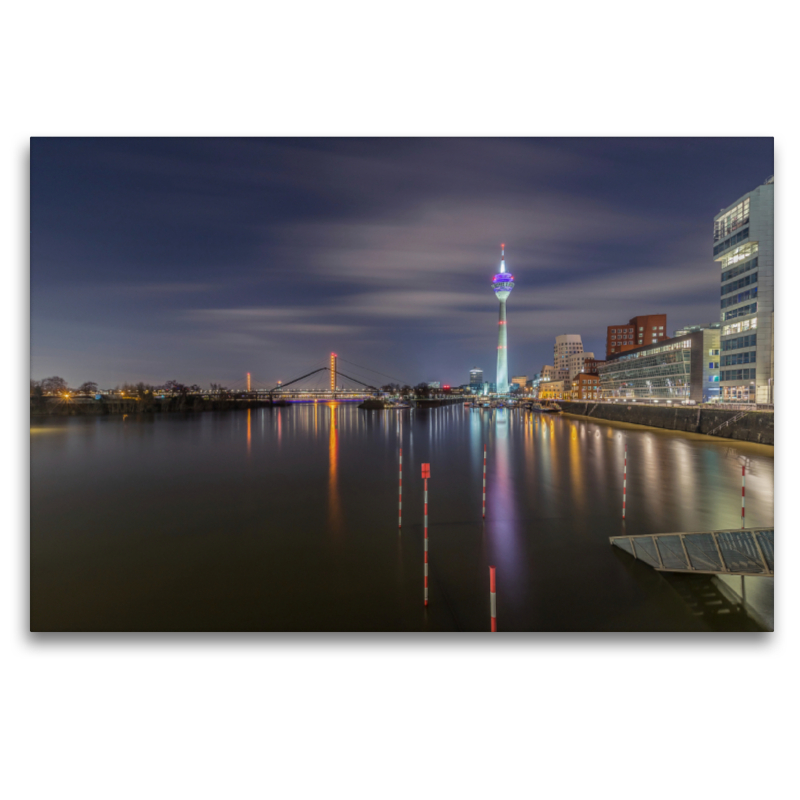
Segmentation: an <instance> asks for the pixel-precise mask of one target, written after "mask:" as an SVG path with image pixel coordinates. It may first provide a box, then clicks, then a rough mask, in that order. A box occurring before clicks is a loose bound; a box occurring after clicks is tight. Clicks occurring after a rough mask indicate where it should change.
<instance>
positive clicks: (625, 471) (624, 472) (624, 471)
mask: <svg viewBox="0 0 800 800" xmlns="http://www.w3.org/2000/svg"><path fill="white" fill-rule="evenodd" d="M627 493H628V443H627V442H625V460H624V461H623V464H622V519H625V501H626V500H627Z"/></svg>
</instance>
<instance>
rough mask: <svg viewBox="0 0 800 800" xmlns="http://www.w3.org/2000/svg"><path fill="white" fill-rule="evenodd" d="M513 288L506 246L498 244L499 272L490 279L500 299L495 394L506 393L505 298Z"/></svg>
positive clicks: (506, 337) (506, 340) (506, 326)
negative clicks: (508, 270)
mask: <svg viewBox="0 0 800 800" xmlns="http://www.w3.org/2000/svg"><path fill="white" fill-rule="evenodd" d="M513 288H514V276H513V275H511V274H510V273H508V272H506V246H505V245H504V244H501V245H500V272H498V273H497V275H495V276H494V280H492V289H494V293H495V295H496V296H497V299H498V300H499V301H500V321H499V322H498V323H497V325H498V329H497V394H508V323H507V321H506V300H508V296H509V295H510V294H511V290H512V289H513Z"/></svg>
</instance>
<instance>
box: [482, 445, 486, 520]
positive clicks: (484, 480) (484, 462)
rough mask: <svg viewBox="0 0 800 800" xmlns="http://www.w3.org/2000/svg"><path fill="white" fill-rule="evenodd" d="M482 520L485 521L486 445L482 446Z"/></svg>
mask: <svg viewBox="0 0 800 800" xmlns="http://www.w3.org/2000/svg"><path fill="white" fill-rule="evenodd" d="M483 518H484V519H486V445H484V446H483Z"/></svg>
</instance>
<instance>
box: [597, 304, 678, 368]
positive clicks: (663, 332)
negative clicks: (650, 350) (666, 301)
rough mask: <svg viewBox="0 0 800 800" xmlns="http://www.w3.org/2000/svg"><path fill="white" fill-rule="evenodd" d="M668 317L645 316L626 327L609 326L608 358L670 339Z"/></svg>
mask: <svg viewBox="0 0 800 800" xmlns="http://www.w3.org/2000/svg"><path fill="white" fill-rule="evenodd" d="M668 338H669V337H668V336H667V315H666V314H644V315H642V316H639V317H634V318H633V319H632V320H629V321H628V323H627V324H625V325H609V326H608V331H607V333H606V358H608V357H609V356H611V355H613V354H614V353H626V352H627V351H628V350H633V348H634V347H644V345H646V344H658V342H661V341H663V340H664V339H668Z"/></svg>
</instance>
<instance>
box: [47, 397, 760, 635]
mask: <svg viewBox="0 0 800 800" xmlns="http://www.w3.org/2000/svg"><path fill="white" fill-rule="evenodd" d="M400 441H402V446H403V461H404V476H403V477H404V480H403V527H402V531H398V525H397V516H398V507H397V504H398V503H397V501H398V445H399V442H400ZM626 441H627V446H628V475H627V477H628V484H627V486H628V494H627V518H626V520H625V522H624V523H623V521H622V519H621V508H622V466H623V448H624V443H625V442H626ZM484 444H485V445H486V447H487V463H488V467H487V514H486V520H485V522H484V521H483V520H482V519H481V478H482V468H483V447H484ZM423 462H428V463H430V465H431V479H430V481H429V515H430V517H429V518H430V530H429V542H430V547H429V562H430V604H429V606H428V608H427V609H426V608H424V606H423V533H422V515H423V505H422V504H423V491H422V490H423V487H422V480H421V478H420V465H421V464H422V463H423ZM742 463H746V464H747V466H748V473H747V524H748V526H756V525H765V526H766V525H772V522H773V449H772V448H771V447H766V446H762V445H750V444H746V443H732V442H730V441H727V440H723V439H716V438H712V437H706V436H697V435H693V434H685V433H677V432H670V431H659V430H653V429H648V428H642V427H635V426H628V425H620V424H615V423H606V422H601V421H595V420H588V419H583V418H579V417H567V416H555V415H545V414H530V413H524V412H520V411H507V410H499V411H490V410H488V409H487V410H470V409H467V408H464V407H462V406H449V407H445V408H438V409H431V410H420V411H417V410H413V411H404V412H396V411H395V412H374V411H362V410H359V409H358V408H356V407H355V406H353V405H348V404H338V405H337V404H318V405H296V406H289V407H283V408H272V409H270V408H263V409H255V410H251V411H235V412H206V413H199V414H192V415H185V416H184V415H179V414H164V415H157V416H155V417H144V418H135V417H126V418H125V419H122V418H118V417H101V418H80V417H78V418H66V419H53V420H44V421H40V420H34V421H33V422H32V426H31V629H32V630H39V631H44V630H71V631H98V630H105V631H164V630H170V631H172V630H182V631H396V630H397V631H486V630H488V629H489V573H488V567H489V565H490V564H492V565H495V566H496V570H497V617H498V628H499V630H501V631H665V630H678V631H698V630H699V631H702V630H754V629H756V626H755V625H754V623H753V622H752V621H751V620H750V619H749V618H748V617H747V616H746V615H745V614H744V613H742V612H741V611H740V610H739V609H737V607H736V606H735V604H730V603H728V601H727V600H726V599H725V598H724V597H722V596H720V597H717V596H716V594H714V592H715V590H714V588H713V583H712V581H711V579H710V578H706V577H701V576H689V578H675V577H674V576H668V575H664V574H660V573H657V572H655V571H654V570H652V569H650V568H649V567H647V566H645V565H644V564H642V563H641V562H635V561H634V560H633V559H632V558H631V557H630V556H628V555H627V554H625V553H622V552H620V551H619V550H618V549H617V548H613V547H611V546H610V545H609V541H608V537H609V536H612V535H615V534H619V533H622V532H626V533H629V534H640V533H656V532H674V531H697V530H711V529H723V528H737V527H739V526H740V525H741V517H740V515H741V465H742ZM749 580H769V581H770V584H771V579H749ZM712 595H713V597H712ZM703 597H704V598H706V600H705V601H703V602H701V603H698V602H696V600H697V598H703ZM708 598H711V599H710V600H709V599H708Z"/></svg>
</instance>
